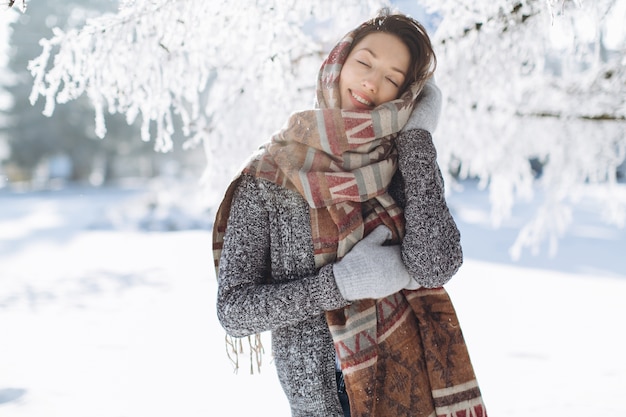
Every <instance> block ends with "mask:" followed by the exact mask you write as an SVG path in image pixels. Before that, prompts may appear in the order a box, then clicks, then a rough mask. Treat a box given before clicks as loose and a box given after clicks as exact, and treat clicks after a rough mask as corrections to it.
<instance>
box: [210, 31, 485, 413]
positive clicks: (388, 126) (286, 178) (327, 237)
mask: <svg viewBox="0 0 626 417" xmlns="http://www.w3.org/2000/svg"><path fill="white" fill-rule="evenodd" d="M351 43H352V36H351V34H348V35H347V36H346V37H345V38H344V39H343V40H342V41H341V42H340V43H339V44H338V45H337V46H336V47H335V48H334V49H333V50H332V51H331V53H330V54H329V56H328V58H327V59H326V61H324V63H323V65H322V68H321V70H320V74H319V78H318V88H317V108H316V109H314V110H306V111H301V112H298V113H295V114H293V115H292V116H291V117H290V119H289V122H288V124H287V126H286V127H285V128H284V129H283V130H281V131H280V132H279V133H277V134H276V135H274V136H273V137H272V139H271V141H270V142H269V143H268V144H267V145H265V146H263V147H262V148H261V149H260V151H259V152H257V154H256V155H255V156H254V157H253V158H252V159H251V161H250V162H249V163H248V164H247V166H246V167H245V168H244V170H243V172H246V173H249V174H252V175H254V176H256V177H258V178H263V179H267V180H269V181H272V182H274V183H275V184H278V185H281V186H283V187H285V188H288V189H292V190H296V191H297V192H298V193H300V195H302V196H303V198H305V199H306V201H307V202H308V203H309V206H310V214H311V230H312V236H313V246H314V256H315V263H316V266H317V267H322V266H324V265H326V264H328V263H332V262H334V261H336V260H337V259H341V258H342V257H343V256H344V255H345V254H346V253H347V252H348V251H349V250H350V249H351V248H352V247H353V246H354V244H356V243H357V242H358V241H359V240H361V239H362V238H363V237H364V236H366V235H367V234H368V233H369V232H370V231H371V230H373V229H374V228H375V227H376V226H378V225H380V224H385V225H386V226H387V227H389V228H390V229H391V230H392V232H393V235H394V240H395V241H396V242H399V241H400V240H401V239H402V236H403V234H404V217H403V215H402V210H401V209H400V208H399V207H398V206H397V205H396V203H395V201H394V200H393V199H392V198H391V196H390V195H389V194H388V193H387V187H388V185H389V183H390V182H391V179H392V177H393V174H394V173H395V171H396V168H397V152H396V149H395V146H394V144H393V140H394V139H395V137H396V136H397V133H398V132H399V131H400V129H401V128H402V126H404V124H405V123H406V121H407V120H408V117H409V115H410V113H411V111H412V108H413V103H414V102H415V98H416V97H417V95H418V94H419V89H420V88H421V86H419V85H413V86H411V88H410V89H409V91H407V92H406V93H405V94H403V95H402V96H401V97H400V98H399V99H397V100H394V101H390V102H388V103H385V104H383V105H381V106H378V107H377V108H375V109H374V110H372V111H348V110H342V109H339V108H338V105H339V90H338V78H339V74H340V72H341V66H342V64H343V62H344V61H345V59H346V57H347V55H348V52H349V50H350V45H351ZM230 188H231V189H229V191H228V192H227V196H226V197H225V199H224V201H223V203H222V205H221V206H220V209H219V210H218V214H217V218H216V221H215V224H214V231H213V239H214V244H213V250H214V259H215V266H216V271H217V267H218V262H219V257H220V254H221V249H222V245H223V234H224V232H225V229H226V221H227V219H228V212H229V210H230V199H231V198H232V188H233V187H232V186H231V187H230ZM381 279H383V278H382V277H381ZM326 318H327V321H328V324H329V328H330V331H331V334H332V337H333V340H334V343H335V349H336V352H337V357H338V360H339V363H340V365H341V368H342V370H343V373H344V378H345V381H346V389H347V392H348V396H349V398H350V407H351V413H352V416H353V417H365V416H372V417H373V416H391V415H393V416H424V417H427V416H428V417H430V416H433V417H434V416H457V415H458V416H460V415H467V416H468V417H469V416H486V412H485V409H484V406H483V404H482V399H481V396H480V390H479V389H478V385H477V383H476V380H475V377H474V373H473V369H472V365H471V363H470V360H469V355H468V353H467V349H466V347H465V342H464V340H463V336H462V334H461V330H460V327H459V325H458V320H457V318H456V314H455V312H454V308H453V307H452V304H451V302H450V300H449V298H448V295H447V293H446V291H445V290H444V289H443V288H439V289H435V290H417V291H401V292H399V293H396V294H393V295H391V296H389V297H386V298H383V299H379V300H361V301H358V302H354V303H352V304H350V305H349V306H347V307H345V308H343V309H340V310H336V311H331V312H327V313H326ZM463 412H465V413H466V414H462V413H463ZM457 413H461V414H457Z"/></svg>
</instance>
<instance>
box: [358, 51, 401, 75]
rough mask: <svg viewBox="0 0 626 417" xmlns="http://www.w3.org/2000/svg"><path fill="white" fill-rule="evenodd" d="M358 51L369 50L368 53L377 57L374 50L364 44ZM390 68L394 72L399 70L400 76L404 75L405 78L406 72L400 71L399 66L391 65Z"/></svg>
mask: <svg viewBox="0 0 626 417" xmlns="http://www.w3.org/2000/svg"><path fill="white" fill-rule="evenodd" d="M359 51H367V52H369V53H370V54H371V55H372V56H373V57H374V58H378V57H377V56H376V54H375V53H374V51H372V50H371V49H370V48H368V47H366V46H365V47H363V48H361V49H359ZM391 69H392V70H394V71H396V72H399V73H400V74H402V76H403V77H405V78H406V73H405V72H404V71H402V70H401V69H400V68H396V67H391Z"/></svg>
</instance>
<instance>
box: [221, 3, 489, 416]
mask: <svg viewBox="0 0 626 417" xmlns="http://www.w3.org/2000/svg"><path fill="white" fill-rule="evenodd" d="M434 67H435V55H434V53H433V50H432V47H431V44H430V40H429V38H428V36H427V34H426V31H425V30H424V28H423V27H422V26H421V25H420V24H419V23H417V22H416V21H414V20H412V19H410V18H408V17H406V16H404V15H390V14H389V13H388V12H383V13H381V14H380V15H379V16H378V17H376V18H375V19H372V20H371V21H368V22H365V23H364V24H363V25H361V26H360V27H359V28H357V29H356V30H355V31H353V32H352V33H350V34H348V35H347V36H346V37H345V38H344V39H342V41H341V42H340V43H339V44H338V45H337V46H336V47H335V48H334V49H333V50H332V51H331V53H330V54H329V56H328V58H327V59H326V61H325V62H324V64H323V65H322V69H321V71H320V75H319V79H318V89H317V103H316V104H317V106H316V109H314V110H306V111H301V112H297V113H294V114H293V115H292V116H291V118H290V120H289V123H288V125H287V127H286V128H285V129H283V130H282V131H281V132H279V133H278V134H276V135H275V136H274V137H273V138H272V139H271V141H270V142H269V143H268V144H267V145H265V146H264V147H263V148H261V149H260V151H259V152H258V153H257V154H255V155H253V157H252V158H251V160H250V161H249V163H248V164H247V165H246V168H245V169H244V170H243V172H242V173H241V174H240V175H239V176H238V177H237V178H236V180H235V181H233V183H232V184H231V186H230V187H229V189H228V191H227V192H226V196H225V198H224V201H223V202H222V205H221V206H220V209H219V210H218V214H217V217H216V222H215V226H214V257H215V260H216V268H217V275H218V282H219V284H218V299H217V311H218V317H219V319H220V322H221V324H222V326H223V327H224V328H225V329H226V331H227V332H228V333H229V334H230V335H231V336H234V337H244V336H250V335H253V334H258V333H261V332H264V331H271V332H272V353H273V355H274V362H275V365H276V368H277V372H278V376H279V379H280V382H281V384H282V387H283V390H284V391H285V394H286V395H287V398H288V400H289V403H290V406H291V411H292V415H293V416H294V417H299V416H307V417H311V416H324V417H328V416H349V415H352V417H357V416H391V415H393V416H430V415H431V414H433V413H434V412H436V414H438V415H440V414H443V413H444V412H445V413H450V412H455V411H456V410H461V409H463V410H466V409H472V411H473V412H474V413H477V412H481V413H483V415H486V414H484V407H483V405H482V400H481V398H480V392H479V390H478V386H477V384H476V383H475V378H474V375H473V370H472V367H471V364H470V361H469V357H468V356H467V352H466V351H465V345H464V342H463V339H462V336H461V335H460V330H459V328H458V322H457V320H456V316H455V315H454V310H453V309H452V307H451V304H450V303H449V300H448V299H447V295H446V294H445V291H444V290H443V289H442V288H441V286H442V285H444V284H445V283H446V282H447V281H448V280H449V279H450V278H451V277H452V276H453V275H454V274H455V273H456V271H457V270H458V268H459V267H460V265H461V263H462V252H461V246H460V236H459V232H458V230H457V227H456V225H455V223H454V220H453V218H452V216H451V215H450V213H449V210H448V208H447V206H446V203H445V199H444V194H443V182H442V179H441V174H440V172H439V169H438V167H437V163H436V153H435V149H434V147H433V144H432V140H431V136H430V133H429V132H428V130H432V129H433V128H434V126H435V124H436V119H437V117H438V112H439V107H438V104H439V100H440V96H439V91H438V89H437V87H436V86H435V85H434V83H432V82H431V83H428V84H427V81H428V80H429V79H430V78H431V77H432V73H433V71H434ZM425 86H426V87H425ZM422 90H424V91H423V93H422V95H421V96H420V98H419V104H418V106H417V107H416V109H415V111H413V107H414V105H415V103H416V101H418V95H419V93H420V92H422ZM424 101H425V103H423V102H424ZM433 103H434V106H433ZM409 116H411V119H410V120H409ZM407 122H408V123H407ZM403 127H404V129H403V130H401V129H402V128H403ZM357 242H358V243H357ZM433 360H434V362H433ZM442 370H443V372H442ZM344 377H345V380H344ZM477 410H478V411H477ZM446 415H447V414H446Z"/></svg>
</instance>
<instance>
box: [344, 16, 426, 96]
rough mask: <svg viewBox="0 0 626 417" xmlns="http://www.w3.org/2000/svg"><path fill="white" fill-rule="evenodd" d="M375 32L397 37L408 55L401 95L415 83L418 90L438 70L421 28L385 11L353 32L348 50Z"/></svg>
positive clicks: (413, 22) (408, 18)
mask: <svg viewBox="0 0 626 417" xmlns="http://www.w3.org/2000/svg"><path fill="white" fill-rule="evenodd" d="M376 32H384V33H389V34H391V35H395V36H397V37H398V38H399V39H400V40H401V41H402V42H403V43H404V44H405V45H406V46H407V47H408V48H409V52H410V53H411V63H410V65H409V73H408V74H407V77H406V80H405V81H404V83H403V84H402V86H401V88H400V95H401V94H402V93H404V91H406V89H407V88H408V87H409V86H410V85H411V84H413V83H414V82H416V81H417V82H418V84H419V89H420V90H421V89H422V87H424V84H426V81H427V80H428V79H429V78H430V77H431V76H432V75H433V73H434V72H435V68H436V67H437V57H436V56H435V51H434V50H433V47H432V44H431V42H430V38H429V37H428V34H427V33H426V29H425V28H424V26H422V24H421V23H419V22H418V21H417V20H415V19H413V18H411V17H408V16H406V15H403V14H392V13H391V11H390V10H389V9H388V8H384V9H381V10H380V11H379V12H378V15H377V16H376V17H375V18H373V19H370V20H368V21H367V22H365V23H363V24H362V25H361V26H359V27H358V28H357V29H356V30H355V31H354V39H353V40H352V46H351V47H350V51H351V50H352V49H353V48H354V47H355V46H356V45H357V44H358V43H359V42H360V41H362V40H363V38H365V37H366V36H367V35H369V34H371V33H376ZM348 53H349V52H348Z"/></svg>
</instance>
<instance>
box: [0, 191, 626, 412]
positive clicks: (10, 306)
mask: <svg viewBox="0 0 626 417" xmlns="http://www.w3.org/2000/svg"><path fill="white" fill-rule="evenodd" d="M136 198H137V192H136V191H130V190H123V189H106V190H100V191H95V190H89V189H69V190H62V191H56V192H37V193H23V194H16V193H11V192H8V191H6V190H5V191H1V190H0V416H2V417H56V416H59V417H100V416H102V417H165V416H167V417H171V416H185V417H200V416H217V415H230V416H249V415H261V416H269V415H271V416H275V417H283V416H284V417H287V416H289V411H288V407H287V403H286V400H285V399H284V398H283V394H282V392H281V390H280V387H279V385H278V382H277V380H276V375H275V372H274V370H273V366H272V364H271V358H270V357H269V355H268V356H267V360H266V363H265V366H264V368H263V370H262V373H261V375H254V376H250V375H249V374H248V373H247V372H246V370H245V369H243V370H241V371H240V372H239V374H237V375H235V374H234V373H233V371H232V368H231V365H230V363H229V361H228V359H227V358H226V357H225V353H224V339H223V331H222V329H221V328H220V327H219V324H218V323H217V321H216V317H215V308H214V299H215V290H216V284H215V279H214V274H213V271H212V267H211V262H212V260H211V253H210V235H209V232H208V231H206V230H204V231H203V230H189V231H179V232H162V231H154V232H142V231H138V230H133V229H132V228H128V229H124V228H121V229H120V228H117V229H116V228H111V227H109V225H110V224H111V221H110V220H109V219H110V218H111V217H110V213H111V210H114V211H115V212H117V213H118V214H119V209H120V207H128V206H126V205H125V204H126V203H127V202H128V201H133V200H134V199H136ZM449 201H450V205H451V207H452V208H453V211H454V215H455V218H456V219H457V221H458V223H459V227H460V228H461V232H462V238H463V244H464V250H465V256H466V260H465V264H464V266H463V267H462V268H461V271H460V272H459V273H458V275H457V276H456V277H455V278H454V279H453V281H452V282H451V283H450V284H449V286H448V290H449V292H450V294H451V296H452V299H453V301H454V302H455V305H456V307H457V311H458V314H459V317H460V319H461V323H462V325H463V328H464V333H465V336H466V339H467V343H468V346H469V349H470V354H471V355H472V359H473V362H474V366H475V370H476V373H477V375H478V378H479V382H480V384H481V388H482V391H483V396H484V398H485V402H486V404H487V408H488V410H489V413H490V416H492V417H495V416H500V417H516V416H529V415H531V416H533V417H543V416H546V417H547V416H551V417H552V416H568V417H579V416H580V417H582V416H585V417H588V416H599V415H607V416H608V415H611V416H620V415H621V416H623V415H626V403H624V401H623V400H622V396H623V391H624V389H625V388H626V359H625V355H624V352H625V351H626V337H625V336H624V330H623V327H622V326H623V321H624V319H625V318H626V303H625V302H624V301H625V299H626V260H625V257H624V256H625V254H626V231H625V230H617V229H611V228H609V227H607V226H604V225H603V224H601V223H600V222H599V221H598V220H597V218H596V217H597V216H596V215H595V210H594V207H593V206H587V207H585V208H584V209H581V210H579V211H577V212H576V213H575V220H576V221H577V223H576V225H575V226H574V227H573V228H572V229H571V230H570V232H569V233H568V235H567V236H566V237H565V239H564V240H563V241H562V242H561V249H560V252H559V254H558V256H557V257H556V258H555V259H550V258H548V257H547V256H546V255H545V254H544V255H541V256H538V257H530V256H529V255H525V256H524V257H523V258H522V259H521V261H519V262H517V263H514V262H512V261H510V260H509V259H508V258H507V256H508V255H507V250H508V247H509V246H510V245H511V244H512V242H513V239H514V236H515V227H516V226H517V225H519V224H520V222H521V221H523V220H524V219H525V216H526V215H527V214H528V213H527V209H528V208H530V206H528V207H526V208H524V207H522V209H520V210H518V212H516V213H515V217H514V218H513V219H512V220H511V221H510V222H508V223H507V224H506V225H505V226H504V227H503V228H501V229H499V230H493V229H491V228H490V226H489V224H488V222H487V221H486V218H487V197H486V196H485V195H484V193H481V192H477V191H475V190H473V189H472V188H471V187H470V188H469V189H468V190H466V191H465V192H463V193H459V194H455V195H453V196H452V197H451V198H450V200H449ZM131 207H132V205H131ZM128 217H132V216H130V215H129V216H128ZM117 218H118V219H119V216H118V217H117ZM266 340H267V339H266ZM268 350H269V349H268Z"/></svg>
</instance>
